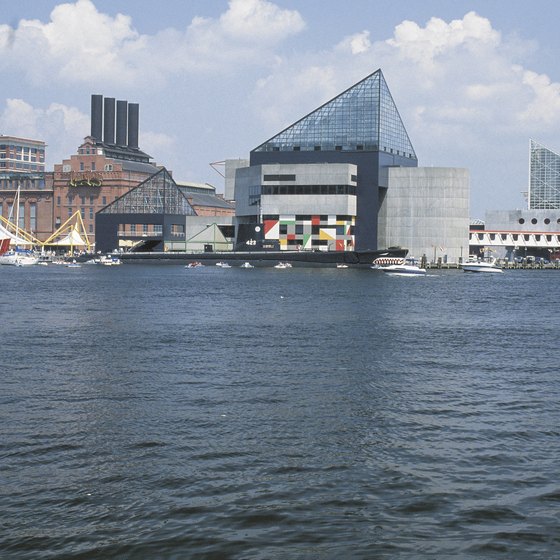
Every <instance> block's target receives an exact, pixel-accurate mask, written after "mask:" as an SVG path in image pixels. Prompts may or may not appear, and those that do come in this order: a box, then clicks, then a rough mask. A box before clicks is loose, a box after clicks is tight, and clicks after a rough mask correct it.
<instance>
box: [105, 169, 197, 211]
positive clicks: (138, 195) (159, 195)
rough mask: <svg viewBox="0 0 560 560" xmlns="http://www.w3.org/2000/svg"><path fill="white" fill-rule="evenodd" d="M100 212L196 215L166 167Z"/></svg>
mask: <svg viewBox="0 0 560 560" xmlns="http://www.w3.org/2000/svg"><path fill="white" fill-rule="evenodd" d="M99 213H100V214H176V215H181V216H196V212H195V211H194V208H193V207H192V206H191V205H190V204H189V201H188V200H187V197H186V196H185V195H184V194H183V193H182V192H181V190H180V189H179V187H178V186H177V184H176V183H175V181H174V180H173V178H172V177H171V175H170V174H169V172H168V171H167V169H161V170H160V171H158V172H157V173H155V174H154V175H152V176H151V177H148V178H147V179H146V180H145V181H144V182H143V183H140V184H139V185H138V186H137V187H134V188H133V189H131V190H130V191H128V192H127V193H126V194H123V195H122V196H121V197H119V198H117V200H115V202H113V203H111V204H109V205H108V206H105V208H103V209H102V210H100V211H99Z"/></svg>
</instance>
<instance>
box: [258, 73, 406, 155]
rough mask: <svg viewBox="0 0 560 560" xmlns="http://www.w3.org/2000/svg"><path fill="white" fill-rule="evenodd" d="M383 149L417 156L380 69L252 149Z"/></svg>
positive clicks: (262, 150) (261, 150) (263, 150)
mask: <svg viewBox="0 0 560 560" xmlns="http://www.w3.org/2000/svg"><path fill="white" fill-rule="evenodd" d="M300 150H301V151H335V150H336V151H351V152H354V151H357V150H365V151H377V150H379V151H386V152H391V153H395V154H397V155H401V156H405V157H409V158H412V159H416V153H415V152H414V148H413V147H412V143H411V142H410V139H409V137H408V134H407V132H406V129H405V128H404V125H403V123H402V120H401V117H400V115H399V112H398V110H397V107H396V105H395V102H394V101H393V97H392V96H391V93H390V91H389V88H388V87H387V83H386V82H385V78H384V77H383V73H382V72H381V70H377V71H376V72H374V73H373V74H370V75H369V76H367V77H366V78H364V79H363V80H362V81H360V82H358V83H357V84H355V85H353V86H352V87H350V88H349V89H347V90H346V91H344V92H343V93H341V94H339V95H338V96H337V97H335V98H334V99H331V100H330V101H328V102H327V103H325V104H324V105H322V106H321V107H319V108H318V109H316V110H315V111H313V112H312V113H309V114H308V115H307V116H305V117H303V118H302V119H300V120H299V121H297V122H296V123H294V124H292V125H291V126H289V127H288V128H286V129H284V130H283V131H282V132H280V133H278V134H277V135H276V136H273V137H272V138H271V139H270V140H267V141H266V142H265V143H264V144H261V145H260V146H258V147H257V148H255V150H254V151H255V152H273V151H300Z"/></svg>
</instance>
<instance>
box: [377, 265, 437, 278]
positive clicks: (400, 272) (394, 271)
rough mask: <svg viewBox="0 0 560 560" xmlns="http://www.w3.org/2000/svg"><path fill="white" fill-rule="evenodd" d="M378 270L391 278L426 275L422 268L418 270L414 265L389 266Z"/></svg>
mask: <svg viewBox="0 0 560 560" xmlns="http://www.w3.org/2000/svg"><path fill="white" fill-rule="evenodd" d="M372 268H377V267H372ZM380 270H382V271H383V272H385V273H386V274H390V275H392V276H425V274H426V270H425V269H424V268H420V267H419V266H416V265H415V264H390V265H387V266H382V267H380Z"/></svg>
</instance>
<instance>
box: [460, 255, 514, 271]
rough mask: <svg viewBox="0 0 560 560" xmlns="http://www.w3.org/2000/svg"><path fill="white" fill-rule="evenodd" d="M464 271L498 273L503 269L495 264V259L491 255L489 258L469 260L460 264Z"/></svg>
mask: <svg viewBox="0 0 560 560" xmlns="http://www.w3.org/2000/svg"><path fill="white" fill-rule="evenodd" d="M462 268H463V271H464V272H485V273H488V272H490V273H498V274H501V273H503V272H504V271H503V270H502V269H501V268H500V267H499V266H498V265H497V264H496V259H495V258H494V257H492V258H491V259H489V260H486V261H483V260H480V261H479V260H469V261H467V262H466V263H464V264H463V266H462Z"/></svg>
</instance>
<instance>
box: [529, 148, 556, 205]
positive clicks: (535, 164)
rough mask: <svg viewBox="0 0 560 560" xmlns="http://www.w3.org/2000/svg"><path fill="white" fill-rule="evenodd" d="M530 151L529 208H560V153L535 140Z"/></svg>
mask: <svg viewBox="0 0 560 560" xmlns="http://www.w3.org/2000/svg"><path fill="white" fill-rule="evenodd" d="M529 152H530V161H529V210H534V209H544V210H550V209H560V155H558V154H556V153H554V152H553V151H551V150H549V149H548V148H545V147H544V146H542V145H541V144H538V143H537V142H535V141H534V140H531V141H530V145H529Z"/></svg>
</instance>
